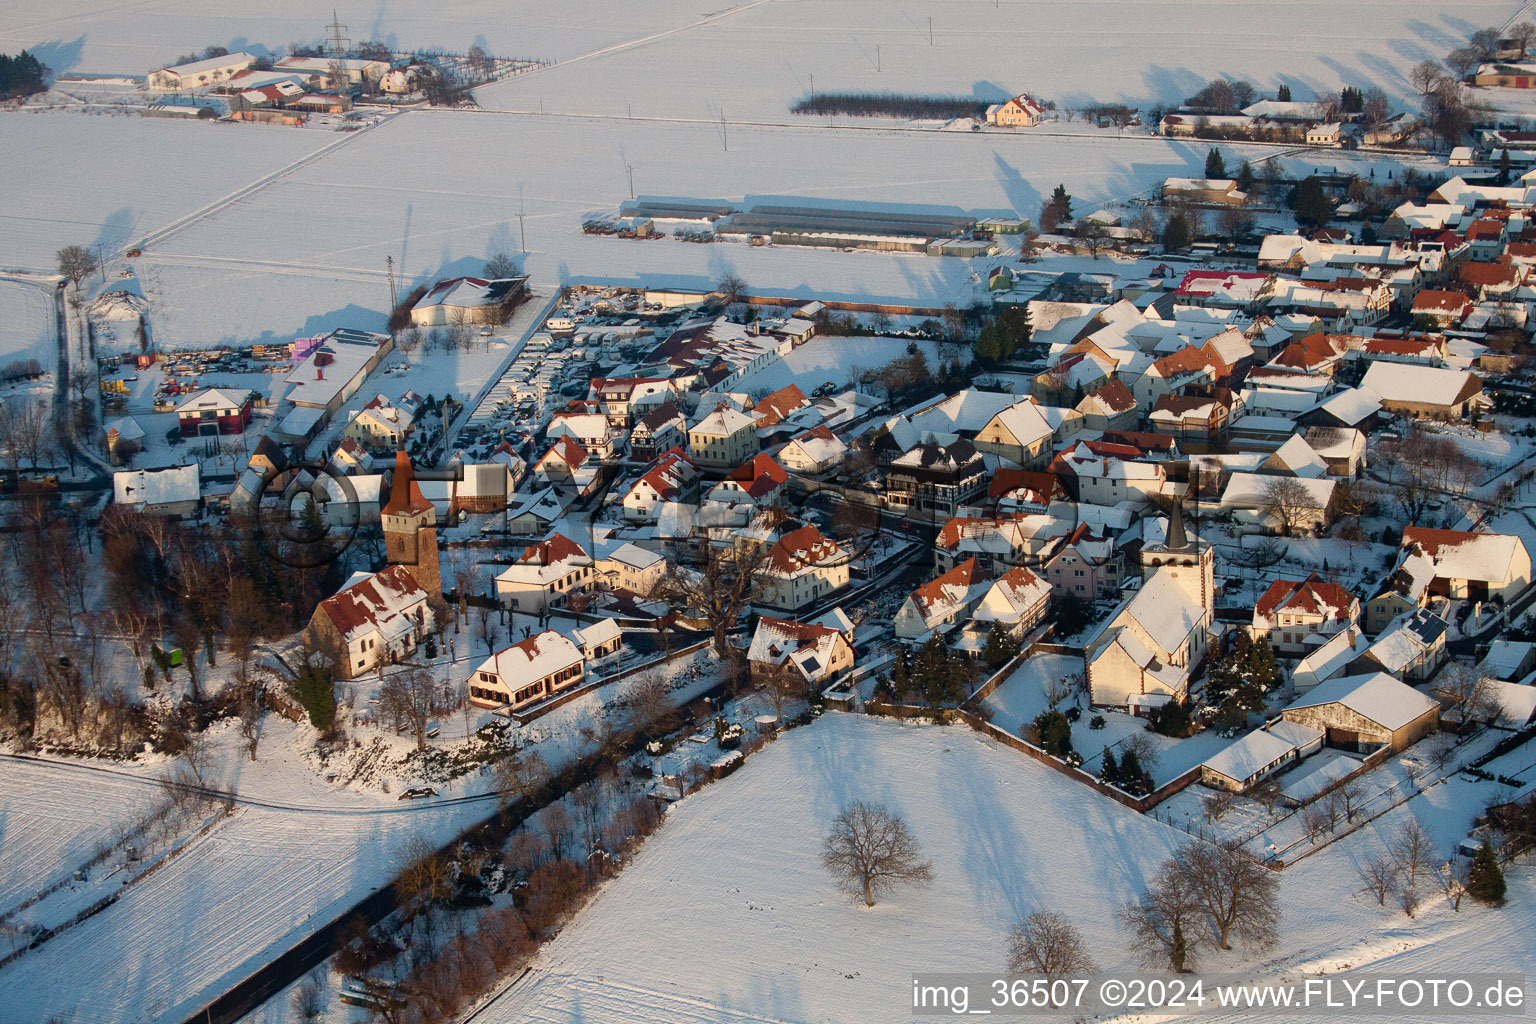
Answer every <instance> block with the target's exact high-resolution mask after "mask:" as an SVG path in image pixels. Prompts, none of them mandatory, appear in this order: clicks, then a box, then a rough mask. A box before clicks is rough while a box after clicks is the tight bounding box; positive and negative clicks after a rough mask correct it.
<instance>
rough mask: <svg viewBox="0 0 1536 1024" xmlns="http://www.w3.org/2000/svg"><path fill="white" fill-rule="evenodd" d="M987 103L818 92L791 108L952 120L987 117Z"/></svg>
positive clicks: (800, 111)
mask: <svg viewBox="0 0 1536 1024" xmlns="http://www.w3.org/2000/svg"><path fill="white" fill-rule="evenodd" d="M987 106H988V103H987V101H986V100H978V99H973V98H971V97H969V96H922V95H911V94H905V93H894V92H818V93H812V94H811V95H809V96H802V97H800V99H798V100H796V101H795V102H794V103H792V104H790V107H789V110H790V113H792V114H811V115H828V116H830V115H833V114H844V115H847V116H849V117H903V118H909V119H918V118H925V119H932V120H949V119H951V118H956V117H975V118H980V117H984V116H985V115H986V113H987Z"/></svg>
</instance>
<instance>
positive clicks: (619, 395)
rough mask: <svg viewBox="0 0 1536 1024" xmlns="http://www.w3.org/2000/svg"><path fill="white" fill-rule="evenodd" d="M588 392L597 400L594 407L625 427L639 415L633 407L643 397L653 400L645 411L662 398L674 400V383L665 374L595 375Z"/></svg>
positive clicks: (659, 404) (656, 406) (664, 448)
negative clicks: (637, 375) (662, 375)
mask: <svg viewBox="0 0 1536 1024" xmlns="http://www.w3.org/2000/svg"><path fill="white" fill-rule="evenodd" d="M589 393H590V394H591V395H592V396H593V397H594V398H595V399H596V400H597V405H598V408H599V409H600V410H601V411H602V413H603V415H605V416H607V417H608V422H609V423H610V424H612V425H613V426H615V427H627V426H629V424H630V422H631V421H632V420H634V419H636V418H637V417H638V416H639V415H642V413H640V412H638V411H637V410H638V408H639V407H640V406H641V405H643V404H644V400H646V399H650V400H653V401H655V402H656V403H657V404H656V405H655V406H654V407H651V409H650V410H648V411H654V410H655V409H659V408H661V407H662V405H663V403H665V402H670V401H674V399H675V397H676V394H677V385H676V384H675V383H674V382H673V381H672V380H670V379H669V378H666V377H595V378H593V380H592V386H591V391H590V392H589ZM675 407H676V406H675V404H674V408H675ZM670 447H672V445H670V444H668V445H664V446H662V447H661V450H662V451H666V449H667V448H670Z"/></svg>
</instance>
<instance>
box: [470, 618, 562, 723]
mask: <svg viewBox="0 0 1536 1024" xmlns="http://www.w3.org/2000/svg"><path fill="white" fill-rule="evenodd" d="M585 665H586V656H585V655H583V654H582V651H581V648H579V647H577V646H576V644H575V643H574V642H573V641H572V640H571V639H570V638H569V637H567V636H565V635H563V634H561V633H557V632H555V631H554V630H553V629H546V630H544V631H543V632H542V633H535V634H534V635H533V636H531V637H529V638H528V639H526V640H523V641H521V642H519V643H515V644H513V645H511V646H510V647H505V648H503V649H501V650H499V651H497V652H496V653H495V654H493V655H491V656H490V657H489V658H486V659H485V660H484V661H483V662H481V663H480V665H479V667H478V668H476V669H475V672H474V674H473V675H472V676H470V680H469V699H470V703H472V704H474V705H475V706H477V707H482V708H499V707H507V708H509V709H510V710H513V711H517V710H519V709H521V708H525V707H528V706H529V705H531V704H536V703H538V702H539V701H541V700H544V699H546V698H548V697H550V696H552V695H554V694H556V693H560V692H561V691H563V690H570V689H574V688H575V687H578V686H580V685H581V683H582V672H583V669H584V668H585Z"/></svg>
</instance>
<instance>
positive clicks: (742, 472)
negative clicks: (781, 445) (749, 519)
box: [725, 452, 789, 498]
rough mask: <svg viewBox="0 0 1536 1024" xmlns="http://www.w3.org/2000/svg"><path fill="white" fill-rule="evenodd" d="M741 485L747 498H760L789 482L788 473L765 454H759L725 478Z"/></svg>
mask: <svg viewBox="0 0 1536 1024" xmlns="http://www.w3.org/2000/svg"><path fill="white" fill-rule="evenodd" d="M725 478H726V479H727V480H730V481H732V482H734V483H737V484H739V485H741V489H742V490H744V491H746V492H747V494H748V496H749V497H753V498H761V497H763V496H764V495H766V494H768V493H769V492H771V491H773V490H774V489H775V488H777V487H782V486H783V485H784V484H785V483H787V482H788V481H789V473H788V472H786V471H785V469H784V467H783V466H781V465H779V464H778V463H777V462H775V461H774V460H773V456H772V455H769V454H768V453H767V452H760V453H758V454H757V455H754V456H752V458H751V459H750V460H748V461H747V462H743V463H742V464H741V465H739V466H737V467H736V468H735V469H733V470H731V471H730V472H729V473H727V474H726V477H725Z"/></svg>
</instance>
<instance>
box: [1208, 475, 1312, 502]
mask: <svg viewBox="0 0 1536 1024" xmlns="http://www.w3.org/2000/svg"><path fill="white" fill-rule="evenodd" d="M1280 479H1285V480H1288V481H1290V482H1293V483H1295V484H1297V485H1299V486H1300V487H1301V489H1302V490H1304V491H1306V494H1307V500H1308V501H1310V503H1311V506H1312V507H1313V508H1317V509H1326V508H1327V507H1328V503H1329V502H1330V501H1332V500H1333V491H1334V488H1335V487H1337V486H1338V482H1337V481H1336V480H1331V479H1320V480H1312V479H1307V478H1306V477H1275V476H1268V475H1265V474H1261V473H1233V474H1232V476H1231V478H1230V479H1229V480H1228V481H1227V487H1226V490H1224V491H1222V492H1221V504H1222V505H1223V506H1224V507H1227V506H1233V505H1246V506H1251V507H1258V506H1261V505H1263V504H1265V503H1266V502H1267V501H1268V500H1269V488H1270V487H1271V486H1273V485H1274V483H1275V481H1276V480H1280ZM1287 486H1289V484H1288V485H1287Z"/></svg>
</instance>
